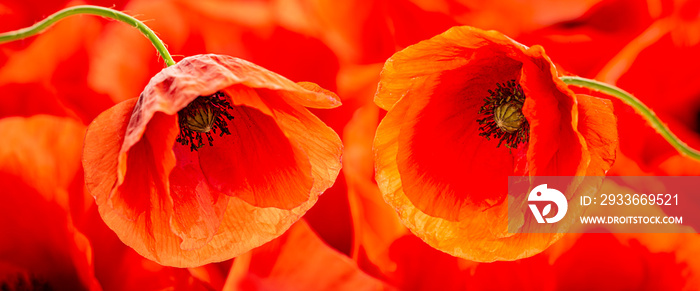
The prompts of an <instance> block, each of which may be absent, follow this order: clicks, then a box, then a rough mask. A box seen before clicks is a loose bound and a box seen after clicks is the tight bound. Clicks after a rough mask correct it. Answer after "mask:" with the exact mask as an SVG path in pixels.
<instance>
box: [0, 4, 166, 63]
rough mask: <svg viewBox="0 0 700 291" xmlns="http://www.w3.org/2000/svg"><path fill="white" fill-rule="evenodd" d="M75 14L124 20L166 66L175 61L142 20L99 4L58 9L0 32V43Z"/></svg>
mask: <svg viewBox="0 0 700 291" xmlns="http://www.w3.org/2000/svg"><path fill="white" fill-rule="evenodd" d="M76 14H89V15H97V16H102V17H105V18H110V19H114V20H117V21H121V22H124V23H126V24H129V25H131V26H133V27H136V28H137V29H138V30H139V31H141V33H143V35H144V36H146V38H148V40H149V41H151V43H152V44H153V47H155V48H156V50H157V51H158V53H159V54H160V56H161V57H162V58H163V60H164V61H165V64H166V65H167V66H172V65H174V64H175V61H174V60H173V58H172V56H170V53H169V52H168V49H167V48H166V47H165V44H164V43H163V41H162V40H160V38H158V36H157V35H156V34H155V32H153V30H151V29H150V28H148V26H146V25H145V24H143V22H141V21H139V20H138V19H136V18H134V17H131V16H129V15H127V14H125V13H123V12H120V11H117V10H114V9H110V8H105V7H100V6H93V5H79V6H73V7H69V8H66V9H63V10H61V11H58V12H56V13H54V14H52V15H50V16H49V17H46V18H45V19H44V20H42V21H39V22H37V23H35V24H34V25H32V26H30V27H26V28H22V29H18V30H15V31H10V32H6V33H2V34H0V43H4V42H9V41H14V40H19V39H23V38H27V37H30V36H33V35H36V34H39V33H41V32H43V31H44V30H46V29H47V28H49V27H50V26H51V25H53V24H54V23H56V22H58V21H59V20H61V19H63V18H66V17H68V16H71V15H76Z"/></svg>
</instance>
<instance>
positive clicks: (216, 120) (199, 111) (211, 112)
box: [176, 92, 233, 151]
mask: <svg viewBox="0 0 700 291" xmlns="http://www.w3.org/2000/svg"><path fill="white" fill-rule="evenodd" d="M228 109H233V107H231V104H230V103H229V102H228V101H227V100H226V95H225V94H224V93H223V92H216V93H214V94H213V95H209V96H199V97H197V98H196V99H194V101H192V102H191V103H190V104H188V105H187V107H185V108H183V109H182V110H180V111H178V113H177V118H178V125H180V134H179V135H178V136H177V139H176V141H177V142H179V143H180V144H182V145H190V150H191V151H196V150H198V149H200V148H201V147H203V146H204V138H203V137H202V134H204V135H206V136H207V141H208V142H209V146H213V145H214V137H213V136H212V135H211V134H212V133H216V129H217V128H218V129H219V130H220V133H219V136H224V134H231V132H230V131H229V130H228V126H227V125H226V120H224V117H225V118H226V119H228V120H233V116H232V115H231V114H230V113H229V112H228Z"/></svg>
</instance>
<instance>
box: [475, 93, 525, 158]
mask: <svg viewBox="0 0 700 291" xmlns="http://www.w3.org/2000/svg"><path fill="white" fill-rule="evenodd" d="M496 86H497V88H496V89H495V90H489V96H488V97H486V98H484V105H483V106H481V108H480V109H479V114H483V115H484V116H485V117H484V118H482V119H478V120H477V122H479V124H480V125H481V126H479V130H480V131H481V133H479V135H480V136H483V137H486V139H487V140H491V138H494V139H499V141H498V145H497V146H496V147H500V146H501V144H503V143H505V145H506V147H508V148H515V147H517V146H518V145H519V144H521V143H526V142H527V141H528V139H529V138H530V124H529V123H528V122H527V119H525V116H524V115H523V110H522V109H523V104H524V103H525V93H523V88H522V87H521V86H520V84H518V83H516V82H515V80H511V81H508V82H506V83H498V84H496Z"/></svg>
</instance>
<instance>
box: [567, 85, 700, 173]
mask: <svg viewBox="0 0 700 291" xmlns="http://www.w3.org/2000/svg"><path fill="white" fill-rule="evenodd" d="M559 79H561V80H562V81H564V83H566V84H569V85H574V86H578V87H583V88H588V89H591V90H594V91H598V92H602V93H605V94H607V95H610V96H613V97H616V98H617V99H620V100H621V101H622V102H624V103H625V104H627V105H629V106H632V108H634V110H635V111H636V112H637V113H639V114H640V115H642V117H643V118H644V119H646V121H647V122H649V124H650V125H651V127H653V128H654V129H655V130H656V132H658V133H659V134H660V135H661V136H662V137H663V138H664V139H666V141H668V142H669V143H670V144H671V146H673V147H674V148H675V149H676V150H677V151H678V152H679V153H681V154H682V155H684V156H687V157H689V158H692V159H695V160H698V161H700V151H697V150H695V149H693V148H691V147H689V146H688V145H687V144H686V143H684V142H683V141H681V140H680V139H679V138H678V137H677V136H676V135H675V134H673V132H671V130H669V129H668V127H667V126H666V125H665V124H664V123H663V122H662V121H661V120H660V119H659V118H658V117H657V116H656V114H655V113H654V111H652V110H651V109H649V107H647V106H646V105H644V103H642V101H639V99H637V98H635V97H634V96H632V94H630V93H627V92H625V90H622V89H620V88H618V87H615V86H613V85H608V84H605V83H603V82H599V81H596V80H591V79H586V78H581V77H560V78H559Z"/></svg>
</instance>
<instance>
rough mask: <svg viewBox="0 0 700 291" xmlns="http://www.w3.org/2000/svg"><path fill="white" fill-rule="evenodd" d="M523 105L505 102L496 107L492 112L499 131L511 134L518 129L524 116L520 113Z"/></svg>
mask: <svg viewBox="0 0 700 291" xmlns="http://www.w3.org/2000/svg"><path fill="white" fill-rule="evenodd" d="M522 108H523V105H522V104H520V103H516V102H507V103H505V104H503V105H501V106H498V107H496V109H494V111H493V119H494V121H496V125H497V126H498V128H500V129H501V130H503V131H505V132H508V133H513V132H516V131H517V130H518V129H520V126H521V125H522V124H523V120H524V119H525V116H523V113H522Z"/></svg>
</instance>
